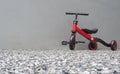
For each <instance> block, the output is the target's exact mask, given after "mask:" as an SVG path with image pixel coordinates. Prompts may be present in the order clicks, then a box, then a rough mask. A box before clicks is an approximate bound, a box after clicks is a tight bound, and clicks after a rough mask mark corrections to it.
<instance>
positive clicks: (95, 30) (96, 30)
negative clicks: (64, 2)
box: [82, 28, 98, 34]
mask: <svg viewBox="0 0 120 74" xmlns="http://www.w3.org/2000/svg"><path fill="white" fill-rule="evenodd" d="M82 30H83V31H84V32H85V33H87V34H95V33H97V32H98V29H97V28H95V29H82Z"/></svg>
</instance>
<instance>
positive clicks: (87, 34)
mask: <svg viewBox="0 0 120 74" xmlns="http://www.w3.org/2000/svg"><path fill="white" fill-rule="evenodd" d="M66 15H75V19H74V21H73V25H72V31H71V32H72V33H71V36H70V39H69V41H62V45H67V44H69V48H70V49H71V50H74V49H75V45H76V44H77V43H85V42H84V41H76V33H77V32H78V33H79V34H81V35H82V36H83V37H85V38H86V39H88V40H89V41H90V43H89V45H88V48H89V49H90V50H96V49H97V48H98V45H97V42H100V43H102V44H103V45H104V46H107V47H110V48H111V50H117V42H116V40H112V41H111V43H106V42H105V41H103V40H102V39H100V38H97V37H92V36H91V34H95V33H97V31H98V29H92V30H90V29H81V28H79V27H78V20H77V17H78V15H83V16H88V15H89V14H87V13H69V12H67V13H66Z"/></svg>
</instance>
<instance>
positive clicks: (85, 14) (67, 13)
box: [66, 12, 89, 16]
mask: <svg viewBox="0 0 120 74" xmlns="http://www.w3.org/2000/svg"><path fill="white" fill-rule="evenodd" d="M66 15H84V16H88V15H89V14H88V13H70V12H66Z"/></svg>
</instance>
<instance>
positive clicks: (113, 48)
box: [110, 40, 117, 51]
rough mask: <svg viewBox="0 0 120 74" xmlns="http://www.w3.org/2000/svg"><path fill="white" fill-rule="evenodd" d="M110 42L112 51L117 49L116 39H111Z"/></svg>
mask: <svg viewBox="0 0 120 74" xmlns="http://www.w3.org/2000/svg"><path fill="white" fill-rule="evenodd" d="M110 44H111V50H113V51H115V50H117V41H116V40H112V41H111V43H110Z"/></svg>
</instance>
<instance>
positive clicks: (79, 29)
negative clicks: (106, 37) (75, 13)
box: [72, 23, 95, 43]
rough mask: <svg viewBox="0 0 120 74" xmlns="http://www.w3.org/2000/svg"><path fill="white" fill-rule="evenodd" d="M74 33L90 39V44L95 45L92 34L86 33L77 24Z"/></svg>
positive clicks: (74, 25) (74, 26)
mask: <svg viewBox="0 0 120 74" xmlns="http://www.w3.org/2000/svg"><path fill="white" fill-rule="evenodd" d="M72 31H73V32H75V33H76V32H78V33H79V34H81V35H82V36H83V37H85V38H86V39H88V40H89V41H90V42H93V43H94V42H95V40H94V38H93V37H92V36H91V35H90V34H87V33H85V32H84V31H83V30H82V29H81V28H79V27H78V26H77V24H76V23H74V24H73V26H72Z"/></svg>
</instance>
